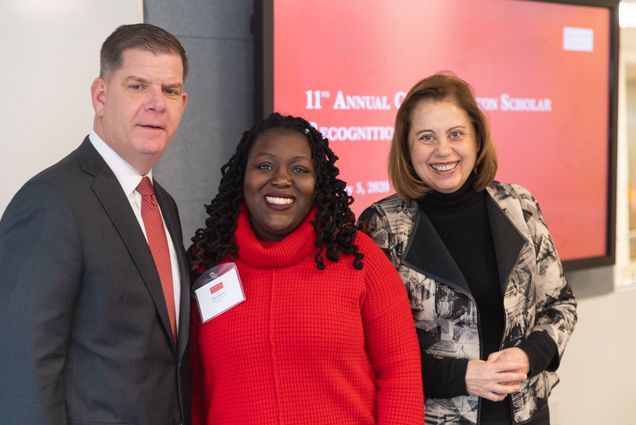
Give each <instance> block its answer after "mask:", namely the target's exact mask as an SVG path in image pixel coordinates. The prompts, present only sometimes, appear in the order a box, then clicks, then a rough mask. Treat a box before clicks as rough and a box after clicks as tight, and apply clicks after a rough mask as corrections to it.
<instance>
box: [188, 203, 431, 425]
mask: <svg viewBox="0 0 636 425" xmlns="http://www.w3.org/2000/svg"><path fill="white" fill-rule="evenodd" d="M314 217H315V212H312V213H311V214H310V215H309V216H308V218H307V219H306V220H305V221H304V223H303V224H301V226H299V228H297V229H296V230H295V231H294V232H293V233H291V234H290V235H288V236H287V237H286V238H285V239H283V240H282V241H280V242H273V243H272V242H269V243H261V242H260V241H258V240H257V239H256V237H255V235H254V233H253V231H252V229H251V226H250V224H249V220H248V218H247V217H246V214H245V213H244V212H242V213H241V215H240V216H239V218H238V226H237V230H236V232H235V237H236V241H237V245H238V258H235V259H232V260H230V261H232V262H234V263H236V265H237V268H238V271H239V275H240V278H241V282H242V284H243V289H244V292H245V296H246V300H245V301H244V302H243V303H241V304H239V305H237V306H235V307H233V308H232V309H230V310H228V311H227V312H225V313H222V314H221V315H219V316H217V317H215V318H213V319H211V320H210V321H208V322H205V323H203V324H201V319H200V316H199V314H198V309H197V308H194V309H193V324H192V339H191V356H192V360H193V406H192V407H193V425H203V424H207V425H212V424H214V425H256V424H258V425H268V424H277V425H295V424H298V425H300V424H303V425H312V424H315V425H318V424H320V425H325V424H329V425H340V424H342V425H365V424H394V425H408V424H417V425H421V424H422V423H423V422H424V419H423V415H424V400H423V391H422V382H421V371H420V357H419V346H418V342H417V337H416V333H415V327H414V324H413V319H412V316H411V313H410V308H409V302H408V298H407V295H406V291H405V289H404V286H403V284H402V282H401V280H400V277H399V275H398V274H397V272H396V271H395V269H394V268H393V266H392V265H391V263H390V262H389V260H388V259H387V258H386V256H385V255H384V254H383V253H382V251H381V250H380V249H379V248H378V247H377V246H376V245H375V243H374V242H373V241H372V240H371V239H370V238H368V237H367V236H366V235H363V234H360V233H359V234H358V235H357V237H356V244H357V245H358V246H359V247H360V250H361V252H363V253H364V255H365V257H364V260H363V261H364V268H363V269H362V270H356V269H354V267H353V264H352V263H353V261H352V257H351V256H349V255H343V256H342V257H341V258H340V260H339V261H337V262H330V261H328V260H326V269H325V270H318V269H317V268H316V264H315V262H314V256H315V254H316V253H317V248H316V247H315V246H314V240H315V233H314V229H313V226H312V225H311V223H310V221H311V220H313V219H314Z"/></svg>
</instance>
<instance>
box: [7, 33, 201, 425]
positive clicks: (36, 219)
mask: <svg viewBox="0 0 636 425" xmlns="http://www.w3.org/2000/svg"><path fill="white" fill-rule="evenodd" d="M187 71H188V63H187V58H186V55H185V51H184V50H183V47H182V46H181V44H180V43H179V41H178V40H177V39H176V38H175V37H174V36H173V35H171V34H170V33H168V32H166V31H164V30H162V29H161V28H158V27H155V26H153V25H148V24H135V25H124V26H121V27H119V28H117V29H116V30H115V31H114V32H113V33H112V34H111V35H110V36H109V37H108V38H107V39H106V41H105V42H104V44H103V46H102V50H101V69H100V76H99V77H98V78H96V79H95V81H94V82H93V84H92V86H91V99H92V103H93V109H94V110H95V118H94V127H93V131H92V132H91V133H90V134H89V135H88V136H87V137H86V138H85V139H84V141H83V143H82V144H81V145H80V146H79V148H78V149H77V150H75V151H74V152H72V153H71V154H70V155H68V156H67V157H66V158H64V159H62V160H61V161H60V162H58V163H57V164H55V165H53V166H51V167H50V168H48V169H46V170H44V171H43V172H41V173H39V174H38V175H36V176H35V177H33V178H32V179H31V180H29V181H28V182H27V183H26V184H25V185H24V186H23V187H22V188H21V189H20V190H19V191H18V193H17V194H16V195H15V197H14V198H13V200H12V201H11V203H10V204H9V206H8V207H7V209H6V211H5V212H4V215H3V216H2V220H1V221H0V356H1V359H2V360H1V361H0V424H10V425H40V424H42V425H44V424H46V425H62V424H82V425H86V424H130V425H174V424H184V423H185V424H187V423H189V416H190V414H189V410H190V406H189V404H190V396H189V387H190V378H189V366H188V362H187V358H188V354H187V351H186V348H187V339H188V333H189V327H188V322H189V320H188V319H189V311H190V307H189V306H190V298H189V279H188V275H189V272H188V266H187V261H186V257H185V252H184V250H183V244H182V235H181V226H180V224H179V216H178V212H177V207H176V205H175V202H174V200H173V199H172V198H171V197H170V195H169V194H168V193H167V192H166V191H165V190H164V189H162V188H161V186H159V184H158V183H157V182H153V181H152V167H153V166H154V165H155V163H156V162H157V161H158V160H159V158H160V156H161V154H162V153H163V152H164V150H165V149H166V147H167V146H168V145H169V144H170V141H171V139H172V136H173V135H174V133H175V131H176V130H177V127H178V126H179V122H180V120H181V116H182V114H183V112H184V110H185V107H186V103H187V95H186V93H185V91H184V81H185V77H186V74H187ZM153 190H154V193H153Z"/></svg>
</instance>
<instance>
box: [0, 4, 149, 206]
mask: <svg viewBox="0 0 636 425" xmlns="http://www.w3.org/2000/svg"><path fill="white" fill-rule="evenodd" d="M0 16H2V25H0V40H1V41H0V58H2V60H1V61H0V63H1V64H2V65H0V123H1V126H0V132H1V134H2V136H1V137H0V214H1V212H2V211H4V209H5V208H6V206H7V204H8V203H9V201H10V199H11V197H12V196H13V194H14V193H15V192H16V191H17V190H18V189H19V188H20V186H22V184H23V183H24V182H25V181H26V180H27V179H29V178H30V177H31V176H32V175H34V174H35V173H36V172H38V171H40V170H42V169H44V168H45V167H47V166H48V165H51V164H52V163H54V162H55V161H57V160H58V159H60V158H62V157H64V156H65V155H66V154H67V153H69V152H70V151H71V150H72V149H74V148H75V147H77V146H78V145H79V144H80V142H81V141H82V139H83V137H84V136H85V135H86V134H87V132H88V131H90V129H91V128H92V126H93V110H92V106H91V103H90V91H89V89H90V84H91V82H92V81H93V79H94V78H95V77H96V76H97V74H98V73H99V49H100V47H101V43H102V42H103V41H104V39H105V38H106V37H107V36H108V34H110V33H111V32H112V31H113V30H114V29H115V28H116V27H117V26H119V25H121V24H126V23H134V22H142V21H143V8H142V1H141V0H108V1H93V0H2V1H0Z"/></svg>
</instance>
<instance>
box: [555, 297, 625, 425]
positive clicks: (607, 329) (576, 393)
mask: <svg viewBox="0 0 636 425" xmlns="http://www.w3.org/2000/svg"><path fill="white" fill-rule="evenodd" d="M578 313H579V322H578V324H577V328H576V330H575V331H574V334H573V335H572V339H571V340H570V343H569V344H568V347H567V349H566V353H565V356H564V358H563V363H562V365H561V367H560V368H559V376H560V378H561V383H560V384H559V385H557V387H556V388H555V390H554V392H553V393H552V396H551V397H550V411H551V414H552V425H634V424H636V417H635V415H634V408H636V395H635V393H634V382H636V366H635V362H634V353H636V331H635V330H634V327H635V324H636V291H635V290H633V289H632V290H620V291H616V292H612V293H611V294H607V295H602V296H598V297H593V298H587V299H583V300H580V301H579V308H578Z"/></svg>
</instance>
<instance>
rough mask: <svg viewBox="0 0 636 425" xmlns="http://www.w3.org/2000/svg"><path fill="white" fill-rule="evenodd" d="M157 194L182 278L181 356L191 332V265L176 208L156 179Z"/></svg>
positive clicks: (179, 338)
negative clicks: (184, 247) (184, 246)
mask: <svg viewBox="0 0 636 425" xmlns="http://www.w3.org/2000/svg"><path fill="white" fill-rule="evenodd" d="M154 187H155V194H156V196H157V202H158V203H159V207H160V208H161V213H162V215H163V218H164V220H165V222H166V227H167V228H168V233H170V237H171V239H172V244H173V246H174V248H175V251H176V254H177V260H178V263H179V275H180V278H181V288H180V289H181V301H180V303H179V330H178V333H177V350H178V353H179V358H181V357H182V356H183V354H184V352H185V348H186V345H187V342H188V336H189V333H190V266H189V262H188V260H187V257H186V254H185V250H184V249H183V234H182V232H181V223H180V219H179V215H178V213H177V212H176V209H175V208H174V207H173V206H172V202H171V201H170V198H169V195H168V193H167V192H166V191H165V190H164V189H163V187H161V185H159V183H158V182H156V181H155V185H154Z"/></svg>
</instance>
